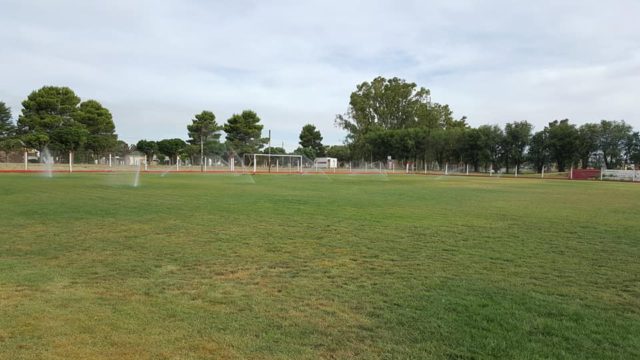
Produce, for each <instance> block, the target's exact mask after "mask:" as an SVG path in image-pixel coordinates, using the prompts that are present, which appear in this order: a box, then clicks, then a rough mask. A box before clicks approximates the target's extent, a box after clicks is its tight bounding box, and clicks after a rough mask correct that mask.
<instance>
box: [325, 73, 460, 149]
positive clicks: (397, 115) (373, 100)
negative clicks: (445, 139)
mask: <svg viewBox="0 0 640 360" xmlns="http://www.w3.org/2000/svg"><path fill="white" fill-rule="evenodd" d="M335 122H336V125H337V126H339V127H341V128H343V129H345V130H346V131H347V133H348V134H347V142H348V143H349V145H350V147H351V149H352V152H353V154H354V155H355V156H357V157H369V156H370V155H371V154H372V153H373V150H374V149H372V146H371V144H368V143H367V142H366V141H367V140H366V139H367V134H368V133H370V132H377V131H384V130H399V129H409V128H425V129H429V130H435V129H445V128H449V127H466V121H465V118H462V119H460V120H456V119H454V118H453V115H452V111H451V109H450V108H449V106H447V105H440V104H437V103H432V102H431V97H430V91H429V90H428V89H425V88H422V87H420V88H418V86H417V85H416V84H415V83H410V82H407V81H405V80H403V79H399V78H391V79H386V78H384V77H377V78H375V79H373V81H371V82H363V83H361V84H359V85H358V86H357V87H356V90H355V91H354V92H352V93H351V97H350V100H349V108H348V110H347V113H346V114H344V115H337V116H336V120H335ZM398 134H399V133H398ZM398 134H391V133H390V134H389V136H396V135H398ZM404 135H408V133H406V134H404ZM380 136H383V135H380V134H377V135H372V136H369V137H368V139H370V140H371V139H374V138H375V139H377V140H380ZM384 136H386V135H384ZM435 137H439V135H436V136H435ZM400 138H404V139H405V140H406V139H408V138H407V137H406V136H400ZM405 144H406V143H405Z"/></svg>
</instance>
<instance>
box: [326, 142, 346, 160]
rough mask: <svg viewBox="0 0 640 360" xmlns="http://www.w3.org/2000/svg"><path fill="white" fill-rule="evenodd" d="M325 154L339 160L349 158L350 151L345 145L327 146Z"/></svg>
mask: <svg viewBox="0 0 640 360" xmlns="http://www.w3.org/2000/svg"><path fill="white" fill-rule="evenodd" d="M326 154H327V156H328V157H332V158H336V159H338V161H340V162H345V161H350V160H351V151H350V150H349V147H348V146H346V145H333V146H329V147H328V149H327V150H326Z"/></svg>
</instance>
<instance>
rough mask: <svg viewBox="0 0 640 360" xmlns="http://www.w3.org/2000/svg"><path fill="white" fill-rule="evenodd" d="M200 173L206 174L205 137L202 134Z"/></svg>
mask: <svg viewBox="0 0 640 360" xmlns="http://www.w3.org/2000/svg"><path fill="white" fill-rule="evenodd" d="M200 172H204V136H202V134H200Z"/></svg>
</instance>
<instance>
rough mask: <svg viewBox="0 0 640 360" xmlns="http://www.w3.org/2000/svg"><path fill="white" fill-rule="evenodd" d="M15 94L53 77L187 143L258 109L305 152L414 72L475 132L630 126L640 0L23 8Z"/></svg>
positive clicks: (2, 33)
mask: <svg viewBox="0 0 640 360" xmlns="http://www.w3.org/2000/svg"><path fill="white" fill-rule="evenodd" d="M2 10H3V11H2V12H1V13H0V43H1V44H3V46H4V48H5V49H6V51H4V52H3V53H4V54H5V55H4V56H2V57H0V78H1V79H2V86H0V101H5V102H7V103H8V104H9V105H10V106H11V107H12V108H13V110H14V115H16V116H17V114H18V113H19V109H20V101H21V100H23V99H24V98H25V97H26V96H27V95H28V93H29V92H31V91H32V90H34V89H37V88H39V87H41V86H43V85H66V86H70V87H71V88H73V89H74V90H75V91H76V93H77V94H78V95H79V96H81V97H82V98H83V99H86V98H95V99H97V100H99V101H101V102H103V103H104V104H105V105H106V106H107V107H109V108H110V109H111V111H112V112H113V113H114V118H115V121H116V125H117V128H118V132H119V134H120V136H121V137H122V138H123V139H125V140H127V141H137V140H138V139H141V138H156V139H158V138H167V137H184V136H186V129H185V127H186V124H187V123H188V122H189V121H190V119H191V118H192V117H193V115H194V114H195V113H198V112H200V111H201V110H203V109H210V110H213V111H214V112H215V113H216V115H217V118H218V120H220V122H223V121H224V120H226V119H227V118H228V117H229V116H231V114H233V113H237V112H240V111H242V110H243V109H246V108H251V109H254V110H256V111H257V112H258V114H259V115H260V116H261V117H262V119H263V122H264V124H265V128H266V129H267V128H270V129H272V131H273V137H274V144H280V143H281V142H282V141H284V142H285V145H286V146H287V148H290V149H292V148H294V147H295V146H296V143H297V135H298V133H299V131H300V128H301V127H302V126H303V125H304V124H306V123H314V124H316V125H317V126H318V127H319V128H320V130H321V131H322V133H323V135H324V137H325V142H327V143H334V144H335V143H340V142H341V140H342V138H343V137H344V133H342V131H340V130H339V129H336V128H335V127H334V125H333V120H334V116H335V114H337V113H343V112H344V111H345V110H346V108H347V105H348V99H349V94H350V92H351V91H353V89H354V88H355V86H356V84H358V83H360V82H362V81H367V80H371V79H372V78H373V77H375V76H377V75H383V76H388V77H391V76H399V77H402V78H405V79H407V80H409V81H413V82H417V83H418V85H420V86H425V87H428V88H431V90H432V94H433V98H434V100H435V101H438V102H442V103H448V104H450V105H451V107H452V108H453V109H454V111H455V113H456V114H457V115H459V116H461V115H467V116H468V117H469V121H470V122H471V123H472V124H473V125H479V124H483V123H504V122H507V121H514V120H521V119H527V120H529V121H531V122H533V123H534V124H535V125H536V127H537V128H541V127H543V126H544V124H546V123H547V122H549V121H552V120H554V119H557V118H565V117H569V118H570V119H572V120H573V121H575V122H577V123H583V122H588V121H598V120H600V119H602V118H609V119H625V120H626V121H627V122H629V123H630V124H632V125H633V126H634V127H636V128H637V129H638V128H640V120H639V119H640V116H639V115H640V110H638V109H637V107H636V106H635V99H637V97H638V91H637V90H636V88H637V83H638V80H640V79H639V77H640V55H639V54H640V48H639V45H638V44H640V41H638V40H640V39H638V34H640V25H638V22H637V21H636V18H637V16H638V14H640V3H638V2H637V1H633V0H619V1H611V2H609V3H607V4H606V5H604V4H603V3H601V2H595V1H561V2H558V1H538V2H531V3H526V4H525V3H522V2H517V3H514V2H511V1H506V0H497V1H472V0H467V1H461V0H458V1H430V2H423V1H403V2H391V1H340V2H339V1H310V2H296V1H275V2H258V1H237V2H206V1H188V2H185V1H157V2H156V1H125V0H120V1H110V2H98V1H83V2H76V1H55V2H48V1H28V0H24V1H8V2H5V4H3V9H2Z"/></svg>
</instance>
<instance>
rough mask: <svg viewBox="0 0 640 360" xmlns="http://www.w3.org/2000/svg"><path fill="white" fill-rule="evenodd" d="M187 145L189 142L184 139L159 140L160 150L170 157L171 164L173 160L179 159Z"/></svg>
mask: <svg viewBox="0 0 640 360" xmlns="http://www.w3.org/2000/svg"><path fill="white" fill-rule="evenodd" d="M186 147H187V143H186V142H184V140H182V139H164V140H160V141H158V151H159V152H160V153H161V154H163V155H165V156H167V157H168V158H169V164H172V161H173V160H175V161H176V162H177V161H178V155H180V154H181V153H182V152H183V151H184V149H185V148H186Z"/></svg>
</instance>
